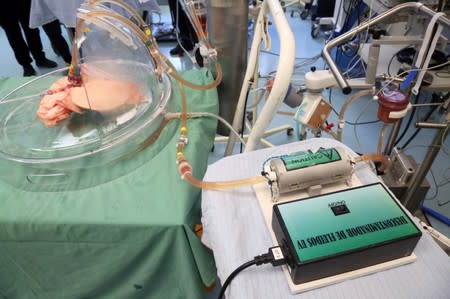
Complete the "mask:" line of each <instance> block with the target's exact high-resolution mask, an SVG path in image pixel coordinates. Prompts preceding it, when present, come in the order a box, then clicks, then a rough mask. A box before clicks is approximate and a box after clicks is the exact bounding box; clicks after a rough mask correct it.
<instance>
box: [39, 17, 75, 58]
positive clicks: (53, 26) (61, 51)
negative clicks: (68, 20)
mask: <svg viewBox="0 0 450 299" xmlns="http://www.w3.org/2000/svg"><path fill="white" fill-rule="evenodd" d="M42 27H43V28H44V31H45V33H46V34H47V36H48V39H49V40H50V43H51V44H52V48H53V51H55V53H56V54H57V55H59V56H61V57H62V58H63V59H64V61H65V62H66V63H70V61H71V60H72V56H71V54H70V48H69V46H68V45H67V42H66V39H65V38H64V36H62V32H61V24H60V23H59V21H58V20H55V21H53V22H50V23H48V24H45V25H43V26H42Z"/></svg>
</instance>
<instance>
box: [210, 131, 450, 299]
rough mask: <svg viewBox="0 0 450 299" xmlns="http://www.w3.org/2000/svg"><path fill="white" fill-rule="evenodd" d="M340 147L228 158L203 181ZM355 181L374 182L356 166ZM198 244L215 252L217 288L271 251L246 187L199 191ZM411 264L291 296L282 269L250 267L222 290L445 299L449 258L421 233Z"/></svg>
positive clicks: (288, 147) (322, 141)
mask: <svg viewBox="0 0 450 299" xmlns="http://www.w3.org/2000/svg"><path fill="white" fill-rule="evenodd" d="M336 146H343V147H344V148H345V149H347V150H348V151H349V152H350V153H353V154H354V152H353V151H352V150H351V149H349V148H348V147H346V146H344V145H343V144H342V143H339V142H337V141H335V140H332V139H327V138H316V139H310V140H307V141H303V142H295V143H291V144H285V145H282V146H278V147H273V148H267V149H263V150H258V151H254V152H247V153H244V154H241V155H235V156H229V157H226V158H223V159H221V160H219V161H217V162H216V163H214V164H212V165H210V166H209V167H208V170H207V172H206V174H205V177H204V180H205V181H221V180H222V181H223V180H231V179H238V178H246V177H251V176H255V175H258V174H259V173H260V172H261V170H262V169H261V168H262V164H263V163H264V161H265V160H266V159H267V158H269V157H272V156H280V155H283V154H288V153H293V152H297V151H301V150H306V149H312V150H316V149H317V148H319V147H336ZM356 175H357V176H358V178H359V180H360V181H361V183H363V184H370V183H375V182H378V181H379V179H378V178H377V176H376V175H375V174H374V173H373V172H372V170H371V167H370V166H369V164H366V163H358V164H357V165H356ZM202 223H203V238H202V241H203V242H204V243H205V244H206V245H207V246H208V247H210V248H211V249H212V250H213V252H214V258H215V260H216V266H217V271H218V276H219V278H220V280H221V282H222V283H224V281H225V279H226V278H227V277H228V275H230V273H231V272H232V271H233V270H235V269H236V268H237V267H238V266H239V265H241V264H243V263H244V262H247V261H249V260H252V259H253V258H254V257H255V256H256V255H259V254H263V253H266V252H267V249H268V248H269V247H271V246H273V245H274V244H273V242H272V239H271V237H270V234H269V230H268V227H267V225H266V223H265V220H264V217H263V215H262V212H261V210H260V206H259V203H258V200H257V198H256V195H255V193H254V191H253V189H252V188H251V187H243V188H239V189H236V190H231V191H205V190H204V191H203V193H202ZM414 253H415V254H416V256H417V260H416V261H415V262H413V263H411V264H408V265H404V266H400V267H397V268H393V269H390V270H386V271H382V272H379V273H375V274H372V275H367V276H363V277H360V278H357V279H352V280H347V281H344V282H341V283H338V284H334V285H330V286H327V287H323V288H320V289H316V290H312V291H308V292H306V293H301V294H297V295H293V294H291V292H290V289H289V286H288V283H287V280H286V276H285V274H284V273H283V271H282V269H281V268H279V267H278V268H274V267H272V266H271V265H270V264H269V265H263V266H259V267H257V266H252V267H250V268H247V269H246V270H244V271H242V272H241V273H240V274H238V275H237V276H236V277H235V278H234V279H233V281H232V282H231V284H230V285H229V287H228V288H227V292H226V295H227V298H232V299H239V298H242V299H247V298H260V299H264V298H270V299H275V298H280V299H281V298H283V299H284V298H302V299H306V298H330V299H331V298H333V299H335V298H346V299H347V298H383V299H388V298H395V299H399V298H408V299H409V298H449V294H450V258H449V257H448V256H447V255H446V254H445V252H444V251H443V250H442V249H441V248H440V247H439V246H438V245H437V244H436V243H435V242H434V240H433V239H432V238H431V237H430V236H429V235H428V234H427V233H426V232H423V236H422V238H421V239H420V241H419V243H418V245H417V247H416V249H415V250H414Z"/></svg>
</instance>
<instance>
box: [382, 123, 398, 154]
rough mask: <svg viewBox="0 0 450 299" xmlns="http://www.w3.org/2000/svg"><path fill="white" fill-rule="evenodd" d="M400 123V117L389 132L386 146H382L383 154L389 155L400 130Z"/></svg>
mask: <svg viewBox="0 0 450 299" xmlns="http://www.w3.org/2000/svg"><path fill="white" fill-rule="evenodd" d="M401 125H402V119H401V118H400V119H399V120H398V121H397V122H396V123H395V124H394V125H393V126H392V130H391V133H390V134H389V139H388V141H387V143H386V147H385V148H384V154H385V155H387V156H390V155H391V152H392V149H393V148H394V144H395V139H397V136H398V132H399V131H400V127H401Z"/></svg>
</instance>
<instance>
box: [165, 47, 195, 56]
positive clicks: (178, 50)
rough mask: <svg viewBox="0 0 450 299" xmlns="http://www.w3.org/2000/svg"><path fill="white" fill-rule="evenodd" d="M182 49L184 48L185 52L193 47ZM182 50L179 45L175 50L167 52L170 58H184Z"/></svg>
mask: <svg viewBox="0 0 450 299" xmlns="http://www.w3.org/2000/svg"><path fill="white" fill-rule="evenodd" d="M183 48H184V49H185V50H186V51H191V50H192V49H193V48H194V47H192V46H185V45H183ZM183 48H181V46H180V45H177V46H176V47H175V48H173V49H172V50H170V51H169V53H170V56H179V57H181V56H184V50H183Z"/></svg>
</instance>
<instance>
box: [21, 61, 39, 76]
mask: <svg viewBox="0 0 450 299" xmlns="http://www.w3.org/2000/svg"><path fill="white" fill-rule="evenodd" d="M23 76H24V77H31V76H36V71H35V69H34V68H33V67H32V66H31V64H27V65H24V66H23Z"/></svg>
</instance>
